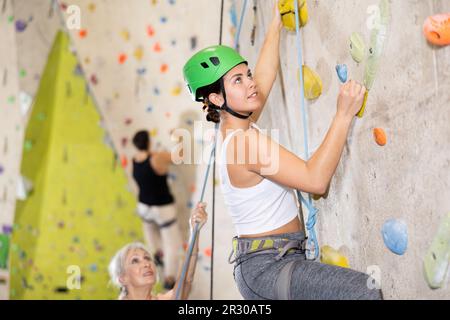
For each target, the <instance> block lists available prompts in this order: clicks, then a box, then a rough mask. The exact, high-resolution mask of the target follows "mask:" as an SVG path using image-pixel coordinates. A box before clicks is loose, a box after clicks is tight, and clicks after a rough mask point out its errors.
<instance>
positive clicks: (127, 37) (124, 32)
mask: <svg viewBox="0 0 450 320" xmlns="http://www.w3.org/2000/svg"><path fill="white" fill-rule="evenodd" d="M120 36H121V37H122V39H123V40H125V41H128V40H130V32H129V31H128V30H125V29H124V30H122V31H121V32H120Z"/></svg>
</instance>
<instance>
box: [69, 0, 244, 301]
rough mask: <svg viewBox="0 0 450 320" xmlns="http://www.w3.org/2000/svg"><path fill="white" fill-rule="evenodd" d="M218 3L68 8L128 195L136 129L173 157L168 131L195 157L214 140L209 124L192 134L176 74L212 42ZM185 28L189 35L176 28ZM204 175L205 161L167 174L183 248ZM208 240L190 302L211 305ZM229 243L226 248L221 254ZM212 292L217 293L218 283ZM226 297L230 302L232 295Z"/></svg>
mask: <svg viewBox="0 0 450 320" xmlns="http://www.w3.org/2000/svg"><path fill="white" fill-rule="evenodd" d="M219 3H220V2H219V1H213V2H212V1H205V0H202V1H173V0H172V1H162V0H161V1H143V0H142V1H141V0H139V1H132V2H124V1H117V0H116V1H108V2H105V1H90V2H88V1H71V2H70V4H73V5H78V6H79V8H80V9H81V13H82V16H81V21H82V24H81V29H80V30H72V31H71V32H70V35H71V38H72V40H73V43H74V47H75V48H76V50H77V54H78V56H79V57H80V61H81V65H82V66H83V69H84V72H85V76H86V78H87V79H88V81H89V82H90V85H91V88H92V91H93V94H94V96H95V97H96V101H97V103H98V105H99V107H100V109H101V110H102V112H103V115H104V120H105V125H106V127H107V128H108V131H109V132H110V133H111V137H112V140H113V143H114V145H115V146H116V147H117V149H118V151H119V154H120V162H121V165H122V166H123V168H125V170H126V171H127V172H128V174H129V175H128V176H129V177H130V179H129V181H130V185H131V186H132V187H133V188H134V187H135V185H134V183H133V181H132V179H131V175H130V173H131V161H132V160H131V159H132V156H133V153H134V152H135V150H134V147H133V146H132V144H131V139H132V136H133V135H134V133H135V132H136V131H137V130H141V129H146V130H148V131H149V132H150V134H151V138H152V147H153V149H154V150H163V149H166V150H171V148H172V147H173V146H174V145H175V142H174V141H173V140H172V139H171V133H172V132H173V129H176V128H183V129H185V130H186V131H187V132H189V133H190V135H191V140H192V154H193V155H194V154H196V155H197V156H196V157H197V158H199V157H201V156H202V154H209V149H208V147H209V146H210V144H211V142H212V136H211V135H208V132H206V130H207V129H208V128H210V125H205V124H204V123H203V127H197V129H195V121H196V120H200V119H201V117H202V114H201V112H200V110H201V109H200V106H199V105H198V104H195V103H193V102H192V101H191V99H190V98H189V95H188V93H187V92H186V89H185V87H184V83H183V76H182V72H181V70H182V67H183V64H184V63H185V59H186V58H187V57H188V56H190V55H192V54H193V53H194V52H196V51H197V50H199V49H201V48H203V47H205V46H207V45H211V44H215V43H217V42H218V38H219V19H220V18H219V17H220V6H219ZM65 5H66V6H64V4H62V3H61V6H62V9H63V12H65V15H64V17H65V19H66V20H67V19H70V17H71V15H70V11H68V10H64V9H65V8H67V6H68V5H69V3H67V4H65ZM205 8H208V12H211V14H208V15H206V14H205V15H203V16H201V19H199V16H198V13H200V12H205ZM186 13H189V14H188V15H186ZM99 21H102V23H99ZM187 25H189V28H185V27H181V26H187ZM205 30H210V31H211V32H205ZM205 170H206V163H205V161H203V162H200V163H199V165H195V164H194V165H183V166H177V167H173V168H172V170H171V173H170V175H169V183H170V184H171V187H172V191H173V193H174V195H175V198H176V203H177V208H178V214H179V221H180V225H181V229H182V232H183V239H185V241H186V242H187V240H188V230H189V229H188V224H187V222H188V217H189V213H190V209H191V208H192V207H193V206H194V205H195V202H196V201H198V199H199V197H200V193H201V182H202V180H203V175H204V172H205ZM210 181H212V180H210ZM211 183H212V182H210V183H208V185H207V190H206V194H205V201H207V202H208V204H210V205H211V204H212V201H210V199H211V190H212V189H211ZM209 208H210V207H209ZM228 225H230V222H228ZM210 233H211V229H210V226H209V225H208V226H206V227H205V229H204V231H203V232H202V235H201V245H200V247H201V248H200V250H201V255H200V260H199V265H198V269H197V271H196V284H195V285H194V287H193V290H192V293H191V298H198V299H207V298H209V283H210V280H209V277H210V269H211V260H210V257H211V240H210V239H211V236H210ZM228 244H229V241H227V243H226V245H227V246H226V247H227V248H228ZM225 255H226V253H224V256H225ZM216 261H217V260H216ZM219 261H220V260H219ZM224 261H225V260H224ZM216 265H217V264H216ZM219 265H220V264H219ZM219 268H220V266H219ZM227 275H228V277H227V278H226V279H223V277H222V278H221V279H220V280H219V281H224V284H227V283H230V282H231V281H232V273H231V269H229V270H227ZM218 278H220V277H218ZM225 281H226V282H225ZM215 286H217V288H219V289H218V292H222V290H220V288H221V285H220V284H215ZM232 290H234V295H236V292H237V291H236V289H234V288H232ZM226 294H229V293H228V292H226V293H225V295H226Z"/></svg>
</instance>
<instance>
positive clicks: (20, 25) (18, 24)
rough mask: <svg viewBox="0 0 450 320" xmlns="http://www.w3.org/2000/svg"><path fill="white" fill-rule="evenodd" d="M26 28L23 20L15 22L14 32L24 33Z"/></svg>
mask: <svg viewBox="0 0 450 320" xmlns="http://www.w3.org/2000/svg"><path fill="white" fill-rule="evenodd" d="M26 28H27V22H26V21H23V20H17V21H16V31H17V32H24V31H25V29H26Z"/></svg>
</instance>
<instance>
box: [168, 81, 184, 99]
mask: <svg viewBox="0 0 450 320" xmlns="http://www.w3.org/2000/svg"><path fill="white" fill-rule="evenodd" d="M181 90H182V89H181V86H180V85H179V84H177V85H176V86H175V87H173V88H172V91H171V92H170V93H171V95H172V96H174V97H176V96H179V95H180V93H181Z"/></svg>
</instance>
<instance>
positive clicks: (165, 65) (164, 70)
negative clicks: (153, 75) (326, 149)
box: [160, 63, 169, 73]
mask: <svg viewBox="0 0 450 320" xmlns="http://www.w3.org/2000/svg"><path fill="white" fill-rule="evenodd" d="M167 70H169V66H168V65H167V64H165V63H164V64H163V65H161V68H160V71H161V73H166V72H167Z"/></svg>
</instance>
